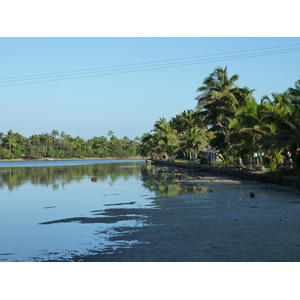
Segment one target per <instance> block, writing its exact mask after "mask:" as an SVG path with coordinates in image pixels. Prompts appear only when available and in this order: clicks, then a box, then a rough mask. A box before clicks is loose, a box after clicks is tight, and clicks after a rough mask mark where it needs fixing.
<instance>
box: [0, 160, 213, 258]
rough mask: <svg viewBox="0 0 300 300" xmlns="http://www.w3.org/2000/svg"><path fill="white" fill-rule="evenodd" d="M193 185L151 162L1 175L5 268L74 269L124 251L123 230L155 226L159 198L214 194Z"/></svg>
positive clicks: (2, 170)
mask: <svg viewBox="0 0 300 300" xmlns="http://www.w3.org/2000/svg"><path fill="white" fill-rule="evenodd" d="M95 178H96V179H95ZM189 179H191V177H190V176H188V175H187V174H184V173H181V172H179V171H178V170H169V169H165V168H158V167H155V166H146V164H145V162H144V161H122V162H113V163H107V162H105V161H103V162H101V163H91V162H88V163H87V164H79V165H71V163H70V162H67V163H66V165H63V164H62V163H61V162H59V164H56V162H52V165H49V166H42V165H37V166H34V167H33V166H31V167H29V166H21V164H20V165H19V166H14V167H11V166H5V167H0V221H1V226H0V239H1V245H0V261H42V260H48V259H50V260H52V259H53V260H63V261H66V260H71V258H72V255H75V254H78V255H79V254H83V253H91V252H93V251H107V250H105V249H108V248H109V249H113V248H114V247H115V248H116V247H117V246H118V245H117V242H113V241H112V240H110V237H112V236H114V235H116V234H118V228H129V230H133V228H137V227H142V226H148V225H149V224H147V216H146V215H145V209H148V208H155V204H154V203H153V198H154V197H156V196H158V197H162V196H168V197H169V196H174V195H178V194H186V193H191V192H193V193H195V192H196V193H205V192H207V191H208V189H206V188H204V187H201V186H199V185H197V182H193V180H190V181H189V182H188V181H187V180H189ZM135 242H138V241H135ZM122 246H124V245H122ZM128 246H130V244H128Z"/></svg>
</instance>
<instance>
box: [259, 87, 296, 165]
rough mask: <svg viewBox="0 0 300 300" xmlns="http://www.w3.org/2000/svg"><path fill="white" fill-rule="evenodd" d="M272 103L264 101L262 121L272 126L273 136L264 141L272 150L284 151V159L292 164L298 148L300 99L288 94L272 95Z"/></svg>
mask: <svg viewBox="0 0 300 300" xmlns="http://www.w3.org/2000/svg"><path fill="white" fill-rule="evenodd" d="M272 97H273V101H271V100H269V101H266V103H267V104H265V111H264V116H263V118H262V121H263V122H265V123H268V124H272V126H273V127H274V134H273V135H271V136H269V137H268V138H267V139H266V140H265V146H266V147H269V148H270V149H273V150H281V149H285V153H286V156H287V157H286V158H287V159H289V160H290V162H291V163H292V161H293V158H294V157H295V155H296V153H297V150H298V147H299V146H300V98H298V99H297V98H296V97H295V96H294V95H292V96H291V94H290V92H286V93H283V94H279V93H273V94H272Z"/></svg>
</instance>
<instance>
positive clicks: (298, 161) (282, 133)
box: [141, 68, 300, 181]
mask: <svg viewBox="0 0 300 300" xmlns="http://www.w3.org/2000/svg"><path fill="white" fill-rule="evenodd" d="M238 78H239V76H238V75H233V76H229V75H228V72H227V68H224V69H221V68H217V69H215V70H214V71H213V72H212V73H211V74H210V75H209V76H208V77H207V78H205V79H204V81H203V85H202V86H200V87H199V88H198V90H197V92H199V95H198V96H197V98H196V100H197V105H196V108H195V110H188V111H184V112H183V113H181V114H178V115H176V116H175V117H173V118H172V119H171V120H169V121H167V120H166V119H165V118H161V119H160V120H159V121H157V122H156V123H155V125H154V128H153V130H152V132H151V133H145V134H144V135H143V136H142V139H141V142H142V148H141V151H142V155H144V156H151V158H152V159H158V160H162V159H165V160H172V159H173V160H174V159H185V160H189V161H191V160H201V159H202V158H203V156H205V155H207V154H208V152H214V153H216V155H217V158H218V160H219V162H218V163H219V164H220V166H228V165H234V166H238V167H239V168H240V169H242V170H243V169H244V170H250V171H253V170H256V171H261V172H262V173H265V172H266V171H268V173H269V175H270V176H273V177H275V178H276V177H283V176H290V175H292V176H296V177H298V174H299V173H300V151H299V149H300V148H299V146H300V80H298V81H296V82H295V85H294V87H289V88H287V90H286V91H284V92H283V93H272V94H271V97H269V96H267V95H264V96H262V97H261V99H260V101H256V100H255V99H254V97H253V95H252V94H253V92H254V90H250V89H249V88H248V87H239V86H238V85H237V84H236V81H237V80H238ZM208 149H209V150H208ZM266 168H267V169H266ZM298 181H299V179H298Z"/></svg>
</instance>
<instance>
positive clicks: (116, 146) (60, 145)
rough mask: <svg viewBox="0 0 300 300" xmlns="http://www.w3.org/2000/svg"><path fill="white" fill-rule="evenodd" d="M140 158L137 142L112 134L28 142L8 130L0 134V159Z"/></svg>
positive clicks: (33, 138)
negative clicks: (87, 137) (86, 138)
mask: <svg viewBox="0 0 300 300" xmlns="http://www.w3.org/2000/svg"><path fill="white" fill-rule="evenodd" d="M139 155H140V141H139V138H138V137H136V138H135V139H134V140H131V139H129V138H128V137H126V136H125V137H124V138H122V139H119V138H117V137H116V136H115V135H114V133H113V132H112V131H110V132H108V134H107V137H105V136H100V137H93V138H91V139H88V140H84V139H83V138H81V137H79V136H77V137H72V136H70V135H69V134H66V133H65V132H61V133H59V132H58V131H57V130H52V132H51V133H42V134H34V135H32V136H30V137H29V138H26V137H24V136H22V135H21V134H19V133H17V132H13V131H12V130H9V131H8V132H7V134H4V133H2V132H0V158H1V159H17V158H24V159H41V158H86V157H99V158H107V157H120V158H124V157H132V156H139Z"/></svg>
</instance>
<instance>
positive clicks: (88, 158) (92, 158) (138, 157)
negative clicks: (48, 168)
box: [0, 156, 145, 162]
mask: <svg viewBox="0 0 300 300" xmlns="http://www.w3.org/2000/svg"><path fill="white" fill-rule="evenodd" d="M104 159H145V158H144V157H140V156H131V157H104V158H103V157H85V158H53V161H56V160H104ZM45 160H47V158H38V159H25V158H12V159H0V162H1V161H45Z"/></svg>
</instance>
